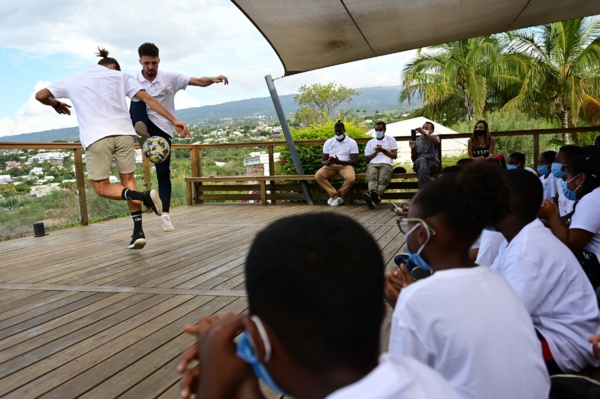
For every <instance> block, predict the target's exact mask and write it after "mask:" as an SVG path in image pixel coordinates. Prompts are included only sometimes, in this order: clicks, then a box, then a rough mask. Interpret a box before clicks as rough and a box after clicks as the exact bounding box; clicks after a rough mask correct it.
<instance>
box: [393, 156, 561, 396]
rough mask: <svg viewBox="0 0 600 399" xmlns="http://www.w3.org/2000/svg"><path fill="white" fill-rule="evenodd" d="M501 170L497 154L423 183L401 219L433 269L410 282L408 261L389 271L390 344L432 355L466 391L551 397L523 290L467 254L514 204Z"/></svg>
mask: <svg viewBox="0 0 600 399" xmlns="http://www.w3.org/2000/svg"><path fill="white" fill-rule="evenodd" d="M504 175H505V172H504V171H503V170H502V169H501V168H500V167H499V166H498V165H496V164H495V163H492V162H474V163H472V164H469V165H466V166H465V167H464V168H463V170H461V171H460V172H458V173H450V174H446V175H443V176H441V177H439V178H438V179H436V180H435V181H432V182H431V183H428V184H427V185H426V186H424V187H423V188H422V189H421V191H419V193H418V194H416V196H415V197H414V198H413V200H412V202H411V205H410V207H409V209H408V217H407V218H404V217H399V218H398V226H399V227H400V230H401V231H402V232H403V233H404V234H405V236H406V249H407V252H408V254H409V256H410V261H412V262H414V263H416V264H417V265H419V267H421V268H425V269H430V270H433V271H434V273H433V275H431V276H430V277H428V278H426V279H423V280H419V281H417V282H414V283H411V281H412V279H409V278H406V275H407V274H408V273H407V271H406V268H404V267H403V268H402V269H401V272H392V274H391V275H389V276H388V277H387V279H386V299H387V300H388V302H389V303H390V304H391V305H395V308H394V315H393V318H392V329H391V334H390V347H389V352H390V354H394V355H396V354H398V355H405V356H410V357H413V358H415V359H417V360H419V361H421V362H423V363H425V364H428V365H429V366H431V367H432V368H434V369H435V370H437V371H438V372H439V373H440V374H441V375H442V376H443V377H445V378H446V379H447V380H448V381H449V382H450V384H451V385H452V386H453V387H454V388H455V389H456V390H457V391H458V393H459V395H461V397H462V398H463V399H467V398H470V399H481V398H486V399H506V398H511V399H515V398H522V399H530V398H547V397H548V393H549V389H550V381H549V377H548V374H547V372H546V368H545V367H544V362H543V359H542V352H541V348H540V344H539V341H538V340H537V338H536V335H535V330H534V328H533V324H532V322H531V319H530V317H529V315H528V314H527V311H526V310H525V308H524V307H523V305H522V304H521V302H520V300H519V298H518V297H517V295H516V294H515V292H514V291H513V289H512V288H511V287H510V285H509V284H508V283H507V282H506V280H505V279H503V278H502V276H500V275H498V274H497V273H495V272H494V271H492V270H490V268H489V267H488V266H478V265H476V264H475V263H474V262H473V260H472V259H470V258H469V248H470V247H471V245H472V244H473V242H475V240H476V239H477V237H478V236H479V234H480V233H481V231H482V229H483V228H484V227H486V226H491V225H493V224H494V223H496V222H497V221H499V220H501V219H503V218H504V217H505V216H506V213H507V212H508V193H507V191H508V188H507V185H506V181H505V177H504ZM536 180H537V179H536ZM398 295H399V296H398ZM396 300H397V303H396Z"/></svg>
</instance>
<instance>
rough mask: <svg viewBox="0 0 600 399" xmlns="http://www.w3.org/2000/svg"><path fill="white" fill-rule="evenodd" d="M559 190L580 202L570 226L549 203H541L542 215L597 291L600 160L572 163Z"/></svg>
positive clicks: (587, 158) (599, 275)
mask: <svg viewBox="0 0 600 399" xmlns="http://www.w3.org/2000/svg"><path fill="white" fill-rule="evenodd" d="M560 189H561V190H562V191H563V193H564V194H565V196H566V197H567V198H568V199H570V200H575V201H577V202H576V203H575V206H574V207H573V209H574V210H573V214H572V215H571V224H570V225H566V224H565V223H563V222H562V221H561V219H560V217H559V215H558V210H557V208H556V205H555V204H554V203H553V202H550V201H544V202H543V203H542V208H541V209H540V214H539V216H540V218H543V219H547V220H548V223H549V225H550V229H551V230H552V233H554V235H555V236H556V237H558V239H559V240H561V241H562V242H563V243H565V244H566V245H567V246H568V247H569V248H570V249H571V251H573V252H574V253H575V256H576V257H577V259H578V260H579V262H580V263H581V264H582V266H583V268H584V270H585V272H586V274H587V275H588V277H589V278H590V281H591V282H592V285H593V286H594V288H595V289H596V288H598V287H600V265H599V263H598V259H600V159H598V158H597V157H595V156H590V155H585V156H582V157H579V158H577V159H575V160H573V161H572V162H570V163H569V164H568V165H567V167H566V176H565V180H564V182H563V186H562V187H561V188H560Z"/></svg>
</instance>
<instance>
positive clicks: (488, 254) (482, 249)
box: [475, 230, 506, 266]
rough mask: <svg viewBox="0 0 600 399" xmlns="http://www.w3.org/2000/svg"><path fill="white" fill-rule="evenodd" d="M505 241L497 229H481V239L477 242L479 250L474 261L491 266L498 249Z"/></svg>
mask: <svg viewBox="0 0 600 399" xmlns="http://www.w3.org/2000/svg"><path fill="white" fill-rule="evenodd" d="M504 241H506V240H505V239H504V236H503V235H502V233H500V232H499V231H490V230H483V231H482V232H481V241H480V242H479V252H478V253H477V259H476V260H475V263H477V264H478V265H482V266H491V265H492V263H494V260H495V259H496V256H498V250H499V249H500V246H501V245H502V243H503V242H504Z"/></svg>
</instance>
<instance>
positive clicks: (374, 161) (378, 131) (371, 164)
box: [363, 121, 398, 209]
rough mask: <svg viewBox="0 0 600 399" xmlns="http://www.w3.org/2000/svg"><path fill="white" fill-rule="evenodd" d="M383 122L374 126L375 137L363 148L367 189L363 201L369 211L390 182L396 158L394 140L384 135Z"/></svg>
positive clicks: (378, 201) (396, 144) (379, 199)
mask: <svg viewBox="0 0 600 399" xmlns="http://www.w3.org/2000/svg"><path fill="white" fill-rule="evenodd" d="M385 131H386V127H385V122H382V121H379V122H377V123H376V124H375V137H374V138H372V139H371V140H369V142H368V143H367V146H366V147H365V159H366V161H367V163H368V165H367V188H368V190H369V191H368V192H366V193H364V194H363V199H364V200H365V202H366V203H367V205H368V207H369V209H375V206H376V205H377V204H379V203H380V202H381V196H382V195H383V192H384V191H385V189H386V188H387V186H388V184H390V181H391V180H392V174H393V171H394V168H393V164H394V159H396V158H397V157H398V143H396V139H395V138H393V137H390V136H387V135H386V134H385Z"/></svg>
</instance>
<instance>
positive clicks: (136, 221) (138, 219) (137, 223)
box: [131, 211, 142, 233]
mask: <svg viewBox="0 0 600 399" xmlns="http://www.w3.org/2000/svg"><path fill="white" fill-rule="evenodd" d="M131 218H132V219H133V232H134V233H135V232H138V231H142V211H137V212H131Z"/></svg>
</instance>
